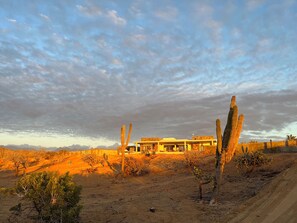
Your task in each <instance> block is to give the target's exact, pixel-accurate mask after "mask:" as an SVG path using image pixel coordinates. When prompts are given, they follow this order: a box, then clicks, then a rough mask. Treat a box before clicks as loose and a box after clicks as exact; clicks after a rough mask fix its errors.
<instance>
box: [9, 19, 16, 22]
mask: <svg viewBox="0 0 297 223" xmlns="http://www.w3.org/2000/svg"><path fill="white" fill-rule="evenodd" d="M7 21H9V22H11V23H16V22H17V20H16V19H7Z"/></svg>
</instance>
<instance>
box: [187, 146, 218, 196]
mask: <svg viewBox="0 0 297 223" xmlns="http://www.w3.org/2000/svg"><path fill="white" fill-rule="evenodd" d="M184 155H185V162H186V165H187V166H188V167H189V168H191V171H192V174H193V175H194V176H195V179H196V180H197V181H198V186H199V199H200V200H202V186H203V185H205V184H209V183H211V182H213V180H214V178H213V176H212V174H210V172H209V171H207V162H206V160H205V158H207V157H208V156H207V155H206V154H205V153H201V152H199V151H187V152H185V153H184Z"/></svg>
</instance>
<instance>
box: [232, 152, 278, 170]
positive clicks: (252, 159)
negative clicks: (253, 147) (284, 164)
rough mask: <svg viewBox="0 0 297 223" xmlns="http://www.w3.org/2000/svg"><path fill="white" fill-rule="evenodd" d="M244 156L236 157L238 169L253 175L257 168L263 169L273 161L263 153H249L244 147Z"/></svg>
mask: <svg viewBox="0 0 297 223" xmlns="http://www.w3.org/2000/svg"><path fill="white" fill-rule="evenodd" d="M242 151H243V154H242V155H239V156H237V157H235V163H236V168H238V169H240V170H243V171H245V173H251V172H253V171H254V169H255V168H256V167H261V166H264V165H267V164H269V163H271V161H272V159H271V158H268V157H267V155H266V154H264V153H263V152H261V151H254V152H248V148H246V149H245V150H244V149H243V147H242Z"/></svg>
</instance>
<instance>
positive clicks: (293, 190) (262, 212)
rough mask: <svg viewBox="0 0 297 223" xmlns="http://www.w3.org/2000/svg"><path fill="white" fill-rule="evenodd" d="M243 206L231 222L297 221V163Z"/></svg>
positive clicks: (292, 222) (291, 222)
mask: <svg viewBox="0 0 297 223" xmlns="http://www.w3.org/2000/svg"><path fill="white" fill-rule="evenodd" d="M246 206H247V207H243V208H242V209H243V210H240V211H241V213H239V214H238V216H236V217H235V218H234V219H233V220H232V221H230V222H231V223H236V222H242V223H250V222H253V223H273V222H274V223H278V222H279V223H284V222H286V223H295V222H297V165H296V163H295V165H294V166H292V167H291V168H289V169H287V170H286V171H284V172H283V173H282V174H281V175H280V176H278V177H277V178H276V179H274V180H273V182H272V183H271V184H270V185H269V186H268V187H267V188H266V189H264V190H262V191H261V192H260V193H259V194H258V195H257V196H256V197H254V198H253V199H251V200H250V201H249V202H248V203H247V204H246Z"/></svg>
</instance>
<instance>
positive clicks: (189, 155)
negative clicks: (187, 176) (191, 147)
mask: <svg viewBox="0 0 297 223" xmlns="http://www.w3.org/2000/svg"><path fill="white" fill-rule="evenodd" d="M184 155H185V162H186V165H187V166H188V167H190V168H193V167H194V166H198V165H199V162H201V155H200V152H199V151H186V152H185V153H184Z"/></svg>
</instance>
